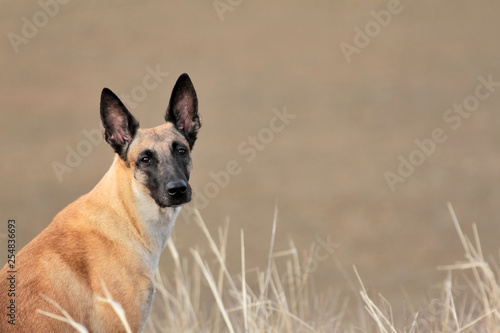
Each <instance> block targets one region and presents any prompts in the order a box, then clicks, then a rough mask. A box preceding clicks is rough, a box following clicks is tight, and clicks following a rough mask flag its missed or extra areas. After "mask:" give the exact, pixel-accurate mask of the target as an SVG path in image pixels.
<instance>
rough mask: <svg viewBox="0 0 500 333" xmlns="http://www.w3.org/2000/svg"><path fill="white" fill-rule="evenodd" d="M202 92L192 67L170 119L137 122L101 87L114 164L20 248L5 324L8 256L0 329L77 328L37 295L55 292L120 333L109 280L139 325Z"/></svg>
mask: <svg viewBox="0 0 500 333" xmlns="http://www.w3.org/2000/svg"><path fill="white" fill-rule="evenodd" d="M197 104H198V102H197V97H196V92H195V90H194V87H193V85H192V83H191V80H190V79H189V76H188V75H187V74H183V75H181V76H180V77H179V79H178V80H177V83H176V84H175V87H174V89H173V91H172V96H171V98H170V103H169V106H168V108H167V112H166V115H165V120H166V123H165V124H163V125H161V126H158V127H155V128H151V129H140V128H139V123H138V122H137V121H136V120H135V119H134V117H133V116H132V115H131V114H130V113H129V111H128V110H127V109H126V108H125V106H124V105H123V104H122V102H121V101H120V100H119V99H118V97H116V95H115V94H113V93H112V92H111V91H110V90H109V89H106V88H105V89H104V90H103V91H102V95H101V119H102V123H103V126H104V135H105V138H106V141H107V142H108V143H109V144H110V145H111V146H112V147H113V149H114V150H115V152H116V154H115V158H114V162H113V164H112V166H111V168H110V169H109V170H108V172H107V173H106V174H105V175H104V177H103V178H102V180H101V181H100V182H99V183H98V184H97V185H96V186H95V187H94V189H93V190H92V191H90V192H89V193H87V194H86V195H84V196H82V197H80V198H79V199H78V200H76V201H75V202H73V203H71V204H70V205H68V206H67V207H66V208H64V209H63V210H62V211H61V212H60V213H59V214H57V215H56V217H55V218H54V220H53V221H52V223H51V224H50V225H49V226H48V227H47V228H46V229H45V230H44V231H43V232H42V233H41V234H39V235H38V236H37V237H36V238H35V239H33V240H32V241H31V242H30V243H29V244H28V245H26V247H24V248H23V249H22V250H21V251H20V252H19V253H18V255H17V256H16V264H15V267H16V270H17V274H16V295H15V304H16V321H15V323H16V325H15V326H12V325H11V324H8V322H7V321H8V319H9V318H8V317H7V316H6V313H7V306H8V305H9V297H7V292H8V289H9V281H8V280H7V276H8V275H9V274H7V271H8V268H7V265H6V266H4V267H3V268H2V270H1V271H0V295H1V296H0V309H2V310H0V315H1V317H0V318H1V319H0V332H11V331H19V332H44V333H46V332H73V331H74V329H73V328H71V326H70V325H69V324H67V323H64V322H60V321H58V320H55V319H52V318H49V317H47V316H45V315H42V314H40V313H38V312H37V309H40V310H44V311H47V312H51V313H55V314H58V315H61V313H60V312H59V311H58V310H57V309H56V308H55V307H54V306H53V305H52V304H50V303H49V302H48V301H47V300H46V299H45V298H43V297H42V296H41V294H43V295H46V296H47V297H48V298H50V299H52V300H54V301H56V302H57V303H59V305H60V306H61V307H62V308H63V309H64V310H65V311H67V312H68V314H69V315H70V316H71V317H72V318H73V319H74V320H75V321H76V322H78V323H80V324H82V325H83V326H85V327H86V328H87V329H88V330H89V332H123V331H124V328H123V325H122V324H121V322H120V321H119V318H118V316H117V315H116V314H115V313H114V311H113V309H112V308H111V306H110V305H109V304H107V303H105V302H102V301H99V300H98V299H97V298H98V297H104V292H103V288H102V284H101V280H102V282H103V283H104V284H105V285H106V287H107V289H108V290H109V291H110V293H111V295H112V297H113V299H114V300H115V301H117V302H119V303H120V304H121V306H122V307H123V309H124V310H125V314H126V318H127V321H128V323H129V325H130V327H131V329H132V331H133V332H140V331H142V329H143V327H144V324H145V321H146V318H147V317H148V314H149V311H150V307H151V302H152V299H153V293H154V273H155V270H156V268H157V266H158V261H159V258H160V253H161V252H162V250H163V249H164V247H165V245H166V242H167V239H168V237H169V235H170V232H171V230H172V227H173V225H174V222H175V219H176V217H177V215H178V214H179V211H180V209H181V205H182V204H184V203H186V202H189V201H190V200H191V188H190V186H189V184H188V180H189V174H190V171H191V168H192V165H191V158H190V151H191V149H192V148H193V145H194V142H195V140H196V135H197V133H198V130H199V128H200V127H201V123H200V118H199V116H198V110H197V109H198V105H197Z"/></svg>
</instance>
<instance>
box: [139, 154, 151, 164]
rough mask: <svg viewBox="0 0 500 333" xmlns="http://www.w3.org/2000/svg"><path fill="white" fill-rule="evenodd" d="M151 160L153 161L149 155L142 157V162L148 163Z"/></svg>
mask: <svg viewBox="0 0 500 333" xmlns="http://www.w3.org/2000/svg"><path fill="white" fill-rule="evenodd" d="M149 161H151V160H150V159H149V157H147V156H144V157H141V162H142V163H145V164H147V163H149Z"/></svg>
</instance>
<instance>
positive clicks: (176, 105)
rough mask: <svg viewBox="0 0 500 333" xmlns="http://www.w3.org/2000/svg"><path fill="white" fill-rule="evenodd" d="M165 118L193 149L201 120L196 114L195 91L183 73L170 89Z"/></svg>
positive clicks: (196, 100)
mask: <svg viewBox="0 0 500 333" xmlns="http://www.w3.org/2000/svg"><path fill="white" fill-rule="evenodd" d="M165 120H166V121H167V122H171V123H173V124H174V126H175V128H176V129H177V130H178V131H179V132H180V133H181V134H183V135H184V137H185V138H186V140H187V142H188V143H189V148H190V149H193V145H194V142H195V141H196V135H197V134H198V130H199V129H200V127H201V121H200V117H199V115H198V98H197V97H196V91H195V90H194V87H193V83H192V82H191V79H190V78H189V76H188V75H187V74H185V73H184V74H182V75H181V76H179V78H178V79H177V82H176V83H175V86H174V89H173V90H172V96H170V103H169V104H168V108H167V113H166V114H165Z"/></svg>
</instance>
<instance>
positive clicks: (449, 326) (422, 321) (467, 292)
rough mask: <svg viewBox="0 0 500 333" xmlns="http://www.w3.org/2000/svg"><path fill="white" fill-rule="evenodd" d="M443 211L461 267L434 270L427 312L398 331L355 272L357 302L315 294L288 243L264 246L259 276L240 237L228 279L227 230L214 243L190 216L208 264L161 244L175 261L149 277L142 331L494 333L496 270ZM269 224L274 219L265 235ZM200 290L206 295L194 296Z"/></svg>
mask: <svg viewBox="0 0 500 333" xmlns="http://www.w3.org/2000/svg"><path fill="white" fill-rule="evenodd" d="M449 210H450V214H451V216H452V218H453V221H454V224H455V227H456V229H457V232H458V235H459V238H460V241H461V242H462V245H463V248H464V251H465V259H466V261H464V262H459V263H456V264H453V265H450V266H445V267H439V269H441V270H444V271H446V272H447V273H446V278H445V280H444V282H443V285H442V288H441V295H440V296H439V297H437V298H435V299H433V300H431V301H429V305H428V307H427V308H422V309H419V311H415V312H414V314H413V315H412V316H411V317H410V319H409V320H407V321H408V322H407V323H404V324H400V327H396V323H395V320H394V318H393V314H392V308H391V306H390V304H389V302H388V301H387V300H385V299H384V298H383V297H382V296H381V295H377V296H376V297H372V296H370V295H369V294H368V292H367V291H366V289H365V287H364V285H363V282H362V279H361V277H360V276H359V274H358V272H357V271H356V268H354V272H355V274H356V276H357V277H358V283H359V290H360V291H359V295H352V297H351V299H350V300H349V299H341V298H340V297H338V295H336V294H329V295H321V294H318V293H317V292H315V290H314V288H313V284H312V283H311V277H310V276H309V275H308V273H307V272H304V270H303V269H301V267H303V266H302V263H301V262H300V260H299V256H298V251H297V249H296V248H295V246H294V245H293V243H292V242H291V243H290V249H289V250H288V251H282V252H279V253H276V252H274V249H273V242H272V243H271V245H270V257H269V265H268V267H267V269H266V270H265V271H260V270H258V269H257V270H248V268H247V267H245V243H244V242H245V239H244V233H243V230H242V231H241V233H240V235H241V272H238V273H232V272H229V271H228V268H227V267H226V260H225V259H226V249H227V248H226V245H227V237H228V225H227V224H226V225H225V226H224V227H223V228H221V229H220V230H219V233H218V234H219V235H218V236H219V237H218V240H217V241H216V240H214V239H213V238H212V236H211V235H210V233H209V232H208V229H207V227H206V225H205V223H204V222H203V219H202V218H201V216H200V215H199V213H198V212H196V214H195V215H196V222H197V224H198V226H199V227H200V228H201V230H202V231H203V233H204V234H205V236H206V238H207V240H208V242H209V244H210V249H211V251H212V253H211V254H210V255H213V256H214V257H215V258H216V260H215V262H213V261H212V262H210V263H209V262H208V261H207V260H204V259H203V256H202V255H201V254H200V253H199V252H198V251H196V250H191V253H192V255H193V259H192V260H190V259H189V258H182V259H181V258H180V257H179V254H178V252H177V250H176V247H175V245H174V243H173V242H172V241H169V243H168V249H169V251H170V253H171V255H172V257H173V259H174V262H175V268H174V270H175V275H174V279H173V280H172V281H167V280H166V279H165V278H164V277H162V276H161V274H160V273H157V276H156V277H157V281H156V288H157V291H158V293H157V295H156V297H157V298H159V300H158V302H157V305H158V304H160V305H159V307H161V308H162V309H161V311H155V312H154V314H152V316H151V317H150V318H149V320H148V323H147V326H146V331H147V332H151V333H153V332H170V331H175V332H391V333H393V332H500V287H499V276H500V268H499V265H498V264H497V262H496V261H492V260H490V261H489V262H488V260H486V259H485V258H484V255H483V253H482V250H481V244H480V241H479V237H478V232H477V229H476V227H475V226H474V227H473V230H474V234H473V240H472V241H471V240H470V239H469V238H468V237H467V236H466V235H464V234H463V232H462V230H461V228H460V225H459V223H458V220H457V218H456V216H455V213H454V211H453V208H452V207H451V205H449ZM275 224H276V215H275V218H274V227H273V230H275ZM273 240H274V232H273ZM311 253H312V251H311ZM278 257H280V259H283V258H282V257H285V258H286V261H287V262H286V266H285V268H283V269H281V270H280V269H278V267H277V264H276V262H275V259H277V258H278ZM249 274H252V278H254V279H255V277H256V278H257V281H258V283H257V284H256V285H255V286H249V285H248V284H247V282H246V281H248V279H247V275H249ZM207 285H208V287H207ZM464 285H465V286H466V288H464V287H463V286H464ZM207 291H208V292H209V293H210V296H209V297H202V296H201V295H202V294H206V292H207ZM202 299H203V300H202ZM353 299H354V300H353ZM358 301H359V303H361V304H363V307H364V311H363V312H360V311H358V310H357V309H356V307H355V305H356V304H358ZM352 305H354V310H353V306H352ZM156 310H158V308H157V309H156Z"/></svg>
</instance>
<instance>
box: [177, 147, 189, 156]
mask: <svg viewBox="0 0 500 333" xmlns="http://www.w3.org/2000/svg"><path fill="white" fill-rule="evenodd" d="M186 153H187V150H186V148H179V149H177V154H179V155H180V156H184V155H186Z"/></svg>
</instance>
